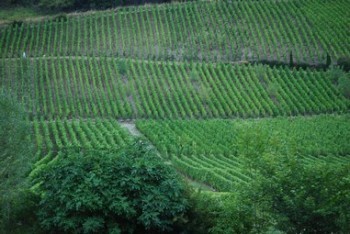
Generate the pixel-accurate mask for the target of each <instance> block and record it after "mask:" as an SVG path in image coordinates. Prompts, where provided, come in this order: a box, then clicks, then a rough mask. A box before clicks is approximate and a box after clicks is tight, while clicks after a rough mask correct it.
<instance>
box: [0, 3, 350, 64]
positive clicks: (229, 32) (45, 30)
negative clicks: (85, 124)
mask: <svg viewBox="0 0 350 234" xmlns="http://www.w3.org/2000/svg"><path fill="white" fill-rule="evenodd" d="M349 7H350V5H349V1H347V0H336V1H334V0H326V1H316V0H310V1H302V0H290V1H270V0H268V1H200V2H196V1H194V2H189V3H183V4H164V5H155V6H153V5H152V6H141V7H126V8H118V9H115V10H110V11H103V12H96V13H92V14H86V15H77V16H75V15H72V16H68V18H65V17H63V18H57V19H45V20H43V21H42V22H39V23H26V24H23V25H20V26H19V25H17V26H14V27H7V28H3V29H1V30H0V47H1V48H4V49H3V50H1V52H0V57H4V58H7V57H19V56H21V54H22V52H23V51H26V52H27V55H28V56H31V57H41V56H43V55H46V56H49V55H50V56H71V55H87V56H118V57H128V58H138V59H157V60H158V59H165V60H182V61H183V60H195V61H226V62H232V61H241V60H250V61H254V60H270V61H272V60H277V61H284V62H289V54H290V52H292V53H293V61H294V62H299V63H300V62H306V63H311V64H313V63H320V62H321V63H325V62H326V55H327V53H328V54H329V55H330V56H331V58H332V59H333V61H335V60H336V59H337V58H339V57H341V56H347V55H348V54H349V51H350V47H349V45H350V39H349V38H350V37H349V35H348V33H347V32H348V28H349V27H348V26H349V23H348V19H349V17H350V15H349V11H348V10H347V9H349Z"/></svg>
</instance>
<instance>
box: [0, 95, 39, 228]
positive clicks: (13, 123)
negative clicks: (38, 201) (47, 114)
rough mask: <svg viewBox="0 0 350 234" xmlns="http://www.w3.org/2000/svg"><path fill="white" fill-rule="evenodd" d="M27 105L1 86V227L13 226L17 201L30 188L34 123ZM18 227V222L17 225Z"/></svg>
mask: <svg viewBox="0 0 350 234" xmlns="http://www.w3.org/2000/svg"><path fill="white" fill-rule="evenodd" d="M25 118H26V114H25V111H24V110H23V108H22V107H21V106H20V105H19V104H18V103H17V101H16V100H15V99H14V98H13V97H12V96H11V94H10V93H8V92H5V91H4V90H2V89H0V146H1V147H0V228H5V227H4V226H7V225H13V223H9V222H10V221H11V220H12V219H13V215H14V213H13V210H14V209H16V207H15V206H14V204H15V203H16V199H17V197H18V196H19V194H20V193H21V190H25V189H26V179H25V177H26V173H27V172H28V170H29V169H30V165H31V161H32V160H33V158H32V157H33V154H32V149H33V148H32V144H31V142H30V139H29V136H30V134H31V130H30V126H29V124H28V123H27V122H26V120H25ZM13 226H15V225H13Z"/></svg>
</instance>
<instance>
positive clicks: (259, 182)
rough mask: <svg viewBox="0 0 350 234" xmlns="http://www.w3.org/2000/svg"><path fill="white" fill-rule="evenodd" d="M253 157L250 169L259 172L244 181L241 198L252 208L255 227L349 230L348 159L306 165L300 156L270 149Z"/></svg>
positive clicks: (298, 231) (248, 164) (288, 229)
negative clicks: (341, 161)
mask: <svg viewBox="0 0 350 234" xmlns="http://www.w3.org/2000/svg"><path fill="white" fill-rule="evenodd" d="M250 160H251V161H254V163H246V168H247V170H254V171H255V173H254V175H252V176H253V179H252V180H251V181H250V182H249V183H247V184H242V187H241V188H240V195H239V199H240V200H239V203H242V204H245V205H246V206H247V207H249V209H251V210H252V211H254V215H253V217H254V218H253V219H252V221H253V226H254V227H256V226H260V228H261V229H262V228H265V229H268V228H269V227H270V226H271V225H273V226H274V227H275V228H276V229H279V230H282V231H285V232H287V233H331V232H335V233H347V232H348V231H349V230H350V226H349V224H348V220H349V218H350V212H349V210H348V207H349V206H350V199H349V198H350V180H349V178H350V177H349V175H350V173H349V172H350V164H345V165H344V164H341V163H338V164H336V165H334V164H333V165H329V164H328V163H327V162H323V163H321V162H319V163H314V164H312V165H310V164H309V165H308V164H305V163H304V162H303V161H302V160H301V159H300V158H298V156H291V155H275V154H270V153H267V154H263V155H260V156H256V157H254V158H251V159H250ZM246 162H247V161H246ZM266 213H267V215H266V216H265V217H264V216H262V214H266ZM257 220H260V221H258V222H257Z"/></svg>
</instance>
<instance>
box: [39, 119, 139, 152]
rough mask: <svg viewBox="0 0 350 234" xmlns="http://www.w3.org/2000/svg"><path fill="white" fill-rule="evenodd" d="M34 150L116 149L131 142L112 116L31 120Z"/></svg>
mask: <svg viewBox="0 0 350 234" xmlns="http://www.w3.org/2000/svg"><path fill="white" fill-rule="evenodd" d="M33 129H34V137H33V138H35V142H36V146H37V148H38V150H40V151H41V152H42V153H43V152H50V151H53V150H62V149H63V148H71V147H74V148H85V149H88V148H94V149H118V148H121V147H123V146H125V145H126V144H127V143H130V142H131V139H132V138H131V136H130V135H129V134H128V133H127V131H126V130H125V129H123V128H121V127H120V125H119V124H118V122H117V121H115V120H106V119H103V120H102V119H94V120H92V119H86V120H72V121H70V120H57V121H38V120H35V121H33Z"/></svg>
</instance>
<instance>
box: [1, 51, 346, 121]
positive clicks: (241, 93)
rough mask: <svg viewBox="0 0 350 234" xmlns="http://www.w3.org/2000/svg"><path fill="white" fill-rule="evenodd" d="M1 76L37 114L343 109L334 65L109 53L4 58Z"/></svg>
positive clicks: (226, 114) (201, 114)
mask: <svg viewBox="0 0 350 234" xmlns="http://www.w3.org/2000/svg"><path fill="white" fill-rule="evenodd" d="M0 72H1V74H2V75H1V77H0V84H1V85H2V86H4V87H6V88H7V89H10V90H12V91H13V92H14V93H16V94H17V95H18V98H19V99H20V100H21V101H22V102H23V103H24V104H25V105H26V106H27V109H28V111H29V112H30V114H31V115H32V116H37V117H39V118H41V117H43V118H45V119H56V118H69V119H70V118H99V117H102V118H104V117H106V118H118V119H134V118H153V119H164V118H170V119H176V118H219V117H220V118H232V117H234V118H237V117H240V118H248V117H269V116H291V115H309V114H320V113H343V112H347V111H348V110H349V106H350V102H349V100H347V99H346V98H345V97H344V96H343V95H342V94H341V93H340V92H339V91H338V89H337V88H336V85H333V83H332V78H331V76H332V72H331V71H312V70H290V69H287V68H270V67H268V66H262V65H248V66H241V65H234V66H233V65H227V64H223V63H216V64H212V63H190V64H188V63H182V62H181V63H180V62H177V63H174V62H153V61H136V60H124V59H122V60H121V59H108V58H103V59H102V58H101V59H99V58H75V57H70V58H39V59H31V60H24V59H11V60H3V61H2V64H0Z"/></svg>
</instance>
